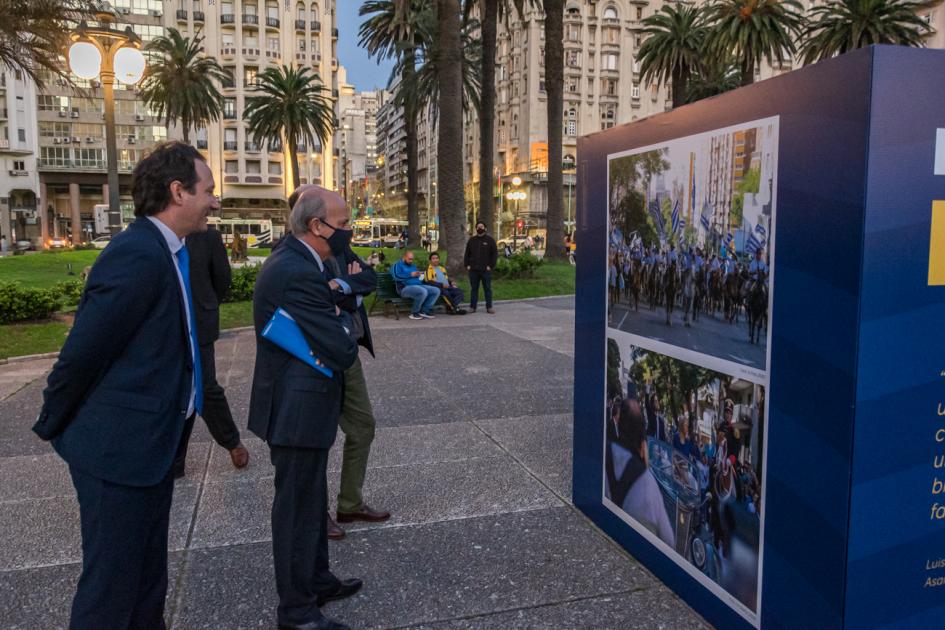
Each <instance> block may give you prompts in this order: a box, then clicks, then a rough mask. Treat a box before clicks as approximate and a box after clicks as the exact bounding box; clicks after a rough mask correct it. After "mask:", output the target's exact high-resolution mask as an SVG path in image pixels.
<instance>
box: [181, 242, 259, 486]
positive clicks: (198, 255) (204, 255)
mask: <svg viewBox="0 0 945 630" xmlns="http://www.w3.org/2000/svg"><path fill="white" fill-rule="evenodd" d="M187 251H188V253H189V254H190V282H191V288H192V290H193V293H194V318H195V319H196V321H197V340H198V341H199V342H200V367H201V368H202V370H201V374H203V412H201V414H200V417H201V418H203V420H204V422H206V423H207V428H208V429H210V435H211V436H213V439H214V441H215V442H216V443H217V444H219V445H220V446H222V447H223V448H225V449H226V450H228V451H229V452H230V461H232V462H233V465H234V466H236V467H237V468H244V467H245V466H246V464H248V463H249V451H247V450H246V447H245V446H243V444H242V443H241V442H240V431H239V429H237V428H236V423H235V422H233V413H232V412H231V411H230V404H229V403H228V402H227V400H226V393H225V392H224V391H223V388H222V387H221V386H220V384H219V383H218V382H217V364H216V353H215V352H214V347H213V346H214V342H216V340H217V339H219V338H220V303H221V302H223V298H224V297H226V292H227V291H228V290H229V288H230V282H231V280H232V277H231V273H230V262H229V260H227V255H226V245H224V244H223V238H222V237H221V236H220V232H219V231H218V230H216V229H214V228H212V227H211V228H208V229H207V231H206V232H197V233H196V234H191V235H190V236H189V237H187ZM189 439H190V436H189V435H186V436H185V438H184V441H183V443H182V448H181V449H180V451H178V453H177V458H176V459H175V460H174V476H175V477H183V476H184V466H185V463H186V460H187V442H188V441H189Z"/></svg>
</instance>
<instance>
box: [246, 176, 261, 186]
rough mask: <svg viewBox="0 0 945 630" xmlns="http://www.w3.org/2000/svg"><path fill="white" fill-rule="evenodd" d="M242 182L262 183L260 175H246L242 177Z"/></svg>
mask: <svg viewBox="0 0 945 630" xmlns="http://www.w3.org/2000/svg"><path fill="white" fill-rule="evenodd" d="M243 183H244V184H261V183H263V178H262V175H246V176H244V177H243Z"/></svg>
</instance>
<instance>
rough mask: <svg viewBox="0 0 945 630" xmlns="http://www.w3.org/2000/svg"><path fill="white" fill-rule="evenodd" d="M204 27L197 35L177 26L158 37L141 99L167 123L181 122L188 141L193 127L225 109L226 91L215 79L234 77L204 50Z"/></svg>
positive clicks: (216, 116)
mask: <svg viewBox="0 0 945 630" xmlns="http://www.w3.org/2000/svg"><path fill="white" fill-rule="evenodd" d="M203 40H204V38H203V36H202V35H201V34H200V31H197V32H196V33H195V34H194V37H193V39H190V38H188V37H184V36H183V35H181V34H180V31H178V30H177V29H176V28H168V29H167V35H164V36H161V37H158V38H157V39H154V40H153V41H152V42H151V43H150V44H148V47H147V50H148V51H150V52H152V53H154V55H153V56H152V58H151V63H149V64H148V72H147V76H146V77H145V78H144V81H142V82H141V99H142V100H143V101H144V102H145V103H146V104H147V105H149V106H150V107H151V109H153V110H154V111H155V112H156V113H157V115H158V117H159V118H163V119H164V124H165V125H167V126H170V125H171V122H172V121H173V122H174V124H177V123H178V122H179V123H180V126H181V129H182V130H183V132H184V142H190V129H191V128H192V127H195V126H197V125H199V124H201V123H206V122H211V121H215V120H218V119H219V118H220V114H221V113H222V112H223V95H222V94H220V91H219V90H218V89H217V87H216V85H215V82H219V83H223V82H224V81H225V80H227V79H229V78H230V74H229V73H228V72H227V71H226V70H224V69H223V68H222V67H221V66H220V64H219V63H217V60H216V59H214V58H213V57H206V56H204V54H203V46H202V44H203Z"/></svg>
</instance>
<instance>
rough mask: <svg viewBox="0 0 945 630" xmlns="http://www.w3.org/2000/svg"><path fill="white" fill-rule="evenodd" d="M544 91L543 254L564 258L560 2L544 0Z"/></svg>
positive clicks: (561, 19) (565, 256)
mask: <svg viewBox="0 0 945 630" xmlns="http://www.w3.org/2000/svg"><path fill="white" fill-rule="evenodd" d="M543 8H544V10H545V91H546V92H547V94H548V213H547V215H546V219H545V223H546V226H547V230H546V238H545V258H548V259H552V260H565V259H566V258H567V254H566V253H565V251H564V199H563V197H564V175H563V173H562V172H561V159H562V155H561V142H562V135H563V133H564V129H563V125H564V120H563V117H564V2H563V0H544V1H543Z"/></svg>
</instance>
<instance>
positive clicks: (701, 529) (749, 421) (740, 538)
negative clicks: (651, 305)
mask: <svg viewBox="0 0 945 630" xmlns="http://www.w3.org/2000/svg"><path fill="white" fill-rule="evenodd" d="M605 408H606V416H605V423H606V427H605V438H604V439H605V453H604V489H603V494H604V497H605V501H604V503H605V505H608V507H609V509H611V510H612V511H613V512H614V513H615V514H617V515H618V516H620V517H621V518H622V519H623V520H624V521H626V522H627V523H629V524H630V525H632V526H634V528H635V529H636V530H637V531H639V532H640V533H641V534H642V535H644V536H645V537H646V538H647V539H648V540H650V541H651V542H652V543H653V544H654V545H656V546H658V547H663V549H664V551H665V552H666V553H667V555H668V556H669V557H670V558H672V559H673V560H674V561H676V563H677V564H679V565H680V566H683V567H684V568H686V569H687V570H688V571H689V572H690V573H691V574H693V575H695V576H696V577H697V578H698V579H700V580H701V581H703V583H704V584H706V586H707V587H709V588H710V589H713V590H716V591H717V594H718V595H719V596H720V597H722V598H723V599H726V600H727V601H728V602H729V603H730V604H732V605H733V607H734V608H735V609H736V610H739V611H740V612H741V614H743V615H744V616H746V617H748V618H749V619H751V618H752V617H753V615H755V614H756V613H757V611H758V596H759V593H760V590H759V583H758V582H759V571H760V569H759V566H760V554H759V549H760V542H761V540H760V539H761V516H762V500H761V497H762V489H763V484H762V453H763V450H764V432H765V387H764V386H763V385H760V384H757V383H752V382H750V381H747V380H745V379H742V378H739V377H734V376H730V375H726V374H721V373H719V372H716V371H713V370H710V369H707V368H703V367H699V366H697V365H693V364H691V363H688V362H686V361H682V360H680V359H675V358H672V357H669V356H666V355H663V354H659V353H656V352H651V351H649V350H645V349H643V348H640V347H638V346H635V345H633V344H632V343H631V342H629V341H619V342H618V341H617V340H616V339H614V338H608V340H607V400H606V407H605ZM719 589H721V591H719Z"/></svg>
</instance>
